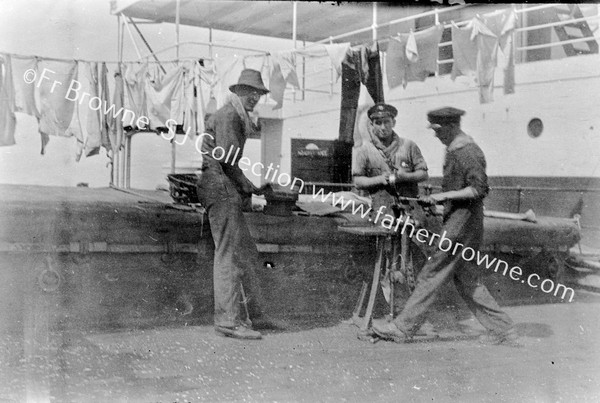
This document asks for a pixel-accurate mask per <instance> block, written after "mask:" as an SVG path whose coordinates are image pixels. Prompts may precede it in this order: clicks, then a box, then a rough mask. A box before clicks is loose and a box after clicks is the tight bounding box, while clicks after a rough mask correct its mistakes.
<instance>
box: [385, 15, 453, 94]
mask: <svg viewBox="0 0 600 403" xmlns="http://www.w3.org/2000/svg"><path fill="white" fill-rule="evenodd" d="M443 32H444V27H443V26H442V25H436V26H433V27H431V28H428V29H425V30H423V31H419V32H410V33H409V34H400V35H398V36H396V37H393V38H390V41H389V43H388V50H387V57H386V63H385V67H386V69H385V70H386V76H387V80H388V87H389V88H390V89H392V88H396V87H398V86H400V85H402V86H403V87H404V88H406V86H407V84H408V82H409V81H425V79H426V78H427V77H429V76H430V75H431V74H435V73H437V71H438V67H437V60H438V52H439V50H438V49H439V48H438V45H439V43H440V40H441V38H442V33H443Z"/></svg>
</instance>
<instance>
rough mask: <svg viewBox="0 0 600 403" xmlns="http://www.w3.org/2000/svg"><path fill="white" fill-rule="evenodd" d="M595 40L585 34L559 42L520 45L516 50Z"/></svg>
mask: <svg viewBox="0 0 600 403" xmlns="http://www.w3.org/2000/svg"><path fill="white" fill-rule="evenodd" d="M595 40H596V38H594V37H593V36H587V37H585V38H578V39H570V40H568V41H561V42H551V43H545V44H542V45H531V46H521V47H520V48H517V50H532V49H544V48H552V47H554V46H561V45H567V44H570V43H580V42H590V41H595Z"/></svg>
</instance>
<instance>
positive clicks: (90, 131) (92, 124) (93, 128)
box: [81, 62, 102, 157]
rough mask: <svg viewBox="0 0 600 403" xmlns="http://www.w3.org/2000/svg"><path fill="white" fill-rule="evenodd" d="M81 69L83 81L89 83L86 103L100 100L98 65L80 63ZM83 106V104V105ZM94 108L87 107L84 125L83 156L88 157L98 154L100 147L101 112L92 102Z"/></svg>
mask: <svg viewBox="0 0 600 403" xmlns="http://www.w3.org/2000/svg"><path fill="white" fill-rule="evenodd" d="M81 67H82V69H83V70H82V71H83V75H84V77H85V79H87V81H88V83H89V89H90V97H89V99H88V101H90V100H91V99H92V98H94V97H96V98H100V92H99V85H100V82H99V79H98V63H95V62H91V63H85V62H81ZM84 104H85V103H84ZM92 106H94V108H93V109H92V108H90V107H89V105H88V107H87V108H85V109H86V116H87V123H86V131H87V137H86V139H85V146H84V151H85V156H86V157H90V156H92V155H95V154H98V153H99V152H100V146H101V145H102V140H101V134H100V130H101V129H100V115H101V110H95V108H96V102H93V105H92Z"/></svg>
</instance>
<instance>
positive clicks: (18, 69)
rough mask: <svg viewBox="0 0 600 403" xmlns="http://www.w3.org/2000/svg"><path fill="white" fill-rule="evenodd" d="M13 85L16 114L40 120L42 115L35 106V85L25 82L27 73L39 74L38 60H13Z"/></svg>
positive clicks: (34, 58)
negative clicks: (24, 114)
mask: <svg viewBox="0 0 600 403" xmlns="http://www.w3.org/2000/svg"><path fill="white" fill-rule="evenodd" d="M11 63H12V72H13V85H14V88H15V112H22V113H26V114H28V115H31V116H35V117H36V118H38V119H39V117H40V113H39V112H38V109H37V106H36V105H35V95H34V94H35V83H27V82H25V78H24V76H25V72H26V71H28V70H31V71H35V72H37V69H38V68H37V67H38V66H37V65H38V59H37V58H36V57H33V56H32V57H18V56H13V57H12V58H11Z"/></svg>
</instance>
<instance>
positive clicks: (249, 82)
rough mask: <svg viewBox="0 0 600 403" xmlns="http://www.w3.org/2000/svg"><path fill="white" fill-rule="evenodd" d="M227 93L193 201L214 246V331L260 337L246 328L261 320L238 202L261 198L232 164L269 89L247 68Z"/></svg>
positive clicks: (254, 260)
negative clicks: (206, 222)
mask: <svg viewBox="0 0 600 403" xmlns="http://www.w3.org/2000/svg"><path fill="white" fill-rule="evenodd" d="M229 89H230V90H231V92H232V94H231V96H230V99H229V101H228V102H227V103H226V104H225V105H224V106H223V107H222V108H220V109H219V110H218V111H216V112H215V114H214V115H213V116H211V118H210V119H208V122H207V129H206V133H203V142H202V154H203V161H202V173H201V175H200V178H199V180H198V198H199V199H200V202H201V203H202V205H203V206H204V208H205V209H206V212H207V214H208V220H209V223H210V227H211V234H212V237H213V241H214V243H215V256H214V267H213V273H214V280H213V282H214V299H215V313H214V324H215V330H216V331H217V332H218V333H219V334H222V335H225V336H229V337H234V338H239V339H260V338H261V334H260V333H259V332H257V331H256V330H254V329H252V324H253V325H254V327H255V328H257V327H258V326H257V325H258V323H259V322H261V321H262V322H261V323H263V324H265V323H266V322H267V320H266V316H265V315H264V313H263V308H264V302H263V299H262V292H261V288H260V285H259V284H258V281H257V277H256V273H255V270H256V269H258V268H259V267H260V264H259V262H258V251H257V249H256V245H255V244H254V241H253V240H252V237H251V236H250V231H249V230H248V226H247V224H246V221H245V218H244V215H243V213H242V211H243V206H244V200H247V201H250V200H249V199H250V198H251V196H252V194H262V193H263V192H264V187H261V188H257V187H256V186H255V185H254V184H253V183H252V182H251V181H250V180H249V179H248V178H247V177H246V176H245V175H244V173H243V171H242V170H241V168H240V167H239V166H238V162H239V160H240V159H241V158H242V156H243V154H244V145H245V143H246V139H247V138H248V137H249V136H250V135H251V134H253V132H255V131H257V130H258V128H257V127H256V126H255V125H254V123H253V122H252V120H251V119H250V116H249V115H248V112H251V111H252V110H254V108H255V106H256V104H257V103H258V101H259V100H260V98H261V96H262V95H264V94H266V93H268V92H269V90H268V89H267V88H266V87H265V85H264V84H263V81H262V77H261V73H260V71H257V70H252V69H245V70H243V71H242V72H241V75H240V77H239V79H238V82H237V83H236V84H233V85H232V86H230V87H229ZM215 148H217V150H215ZM219 149H220V150H219ZM223 150H224V152H225V153H229V154H228V155H234V157H233V160H231V161H229V160H228V159H227V158H225V159H217V158H218V157H216V156H218V155H222V154H223ZM244 291H245V294H247V295H246V297H247V298H245V299H244V298H243V294H244ZM243 299H244V301H243ZM246 302H248V304H247V307H248V311H249V312H248V313H249V314H250V316H252V321H250V318H247V317H246V318H244V314H245V313H246V312H242V309H241V307H242V303H243V304H246ZM266 326H269V324H267V325H266Z"/></svg>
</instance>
